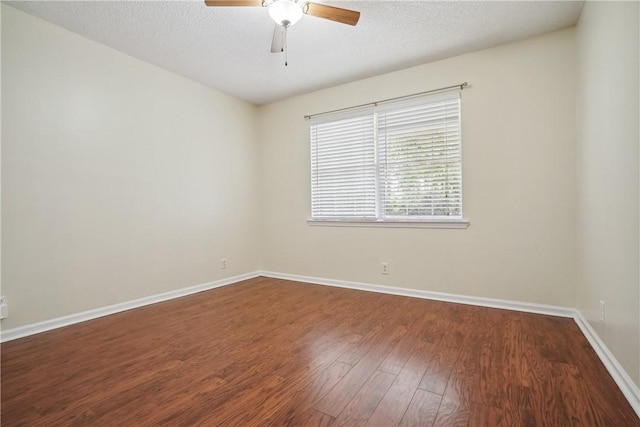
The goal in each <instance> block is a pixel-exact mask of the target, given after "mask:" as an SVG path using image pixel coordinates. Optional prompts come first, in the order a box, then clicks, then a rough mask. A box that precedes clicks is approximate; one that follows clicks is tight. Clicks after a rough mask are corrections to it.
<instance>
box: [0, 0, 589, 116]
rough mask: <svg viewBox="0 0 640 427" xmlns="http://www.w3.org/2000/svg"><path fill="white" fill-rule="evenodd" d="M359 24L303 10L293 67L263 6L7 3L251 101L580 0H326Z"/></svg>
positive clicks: (559, 20) (474, 40)
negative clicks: (276, 48)
mask: <svg viewBox="0 0 640 427" xmlns="http://www.w3.org/2000/svg"><path fill="white" fill-rule="evenodd" d="M317 2H318V3H324V4H329V5H333V6H338V7H344V8H348V9H354V10H359V11H360V12H361V16H360V22H359V23H358V25H357V26H355V27H351V26H348V25H343V24H338V23H335V22H332V21H327V20H324V19H319V18H316V17H313V16H304V17H303V18H302V20H301V21H300V22H298V23H297V24H296V25H295V26H293V27H291V28H290V30H289V38H288V46H289V66H288V67H285V66H284V57H283V55H282V54H272V53H270V48H271V37H272V35H273V29H274V23H273V21H271V19H270V17H269V15H268V12H267V9H266V8H261V7H215V8H214V7H206V6H205V5H204V1H181V2H168V1H161V2H152V1H125V2H120V1H106V2H102V1H89V2H84V1H82V2H78V1H69V2H60V1H50V2H8V3H9V4H11V5H12V6H13V7H16V8H18V9H20V10H23V11H25V12H27V13H29V14H32V15H35V16H37V17H39V18H42V19H44V20H46V21H49V22H52V23H54V24H56V25H59V26H61V27H64V28H67V29H69V30H71V31H73V32H75V33H78V34H81V35H83V36H85V37H88V38H90V39H93V40H95V41H97V42H100V43H103V44H105V45H107V46H110V47H112V48H115V49H117V50H120V51H122V52H125V53H127V54H129V55H132V56H135V57H137V58H140V59H142V60H144V61H147V62H150V63H152V64H155V65H158V66H160V67H163V68H166V69H167V70H171V71H173V72H175V73H177V74H180V75H183V76H185V77H188V78H190V79H193V80H196V81H198V82H201V83H204V84H206V85H208V86H211V87H213V88H216V89H218V90H220V91H222V92H225V93H228V94H230V95H232V96H235V97H237V98H240V99H243V100H245V101H248V102H251V103H254V104H259V105H260V104H265V103H269V102H272V101H276V100H280V99H284V98H287V97H290V96H293V95H297V94H301V93H305V92H310V91H312V90H316V89H320V88H325V87H330V86H334V85H336V84H340V83H346V82H349V81H353V80H358V79H361V78H364V77H370V76H373V75H376V74H381V73H385V72H390V71H394V70H399V69H402V68H407V67H409V66H413V65H418V64H423V63H426V62H431V61H435V60H438V59H443V58H447V57H451V56H454V55H459V54H462V53H466V52H471V51H474V50H478V49H483V48H488V47H492V46H497V45H499V44H503V43H506V42H510V41H515V40H521V39H524V38H527V37H531V36H534V35H538V34H542V33H546V32H550V31H555V30H559V29H563V28H567V27H571V26H573V25H575V24H576V22H577V20H578V18H579V15H580V12H581V10H582V6H583V2H571V1H569V2H567V1H532V2H516V1H508V2H482V1H471V2H433V1H372V0H368V1H324V0H317Z"/></svg>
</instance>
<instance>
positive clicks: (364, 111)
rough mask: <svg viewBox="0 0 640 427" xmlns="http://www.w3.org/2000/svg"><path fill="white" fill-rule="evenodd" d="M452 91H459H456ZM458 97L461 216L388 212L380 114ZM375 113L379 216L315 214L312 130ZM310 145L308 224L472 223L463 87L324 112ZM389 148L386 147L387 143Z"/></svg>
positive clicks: (419, 225)
mask: <svg viewBox="0 0 640 427" xmlns="http://www.w3.org/2000/svg"><path fill="white" fill-rule="evenodd" d="M451 92H455V93H454V94H452V93H451ZM455 97H457V98H458V122H457V124H458V133H459V137H458V138H459V139H458V141H459V148H458V150H459V156H460V157H459V159H460V172H459V173H460V205H459V206H460V216H459V217H458V216H456V217H454V218H447V217H446V216H432V217H428V216H420V217H418V216H417V217H416V218H411V216H406V217H393V216H386V215H385V212H384V211H385V207H384V206H383V203H381V199H383V198H384V195H383V194H382V193H383V192H384V188H383V186H382V184H381V181H382V172H381V167H380V160H381V156H380V154H379V151H380V147H381V145H380V144H381V143H382V141H381V140H380V139H379V138H378V131H379V125H378V115H379V114H384V113H385V112H390V111H391V112H393V111H401V110H402V109H406V108H407V107H409V106H418V105H427V104H430V103H437V102H440V101H443V100H446V99H453V98H455ZM365 115H372V116H373V120H372V121H373V128H374V130H373V134H374V137H373V138H374V152H375V156H374V157H375V171H376V172H375V175H376V178H375V179H376V190H375V199H376V208H375V218H366V217H354V218H349V217H335V218H333V217H321V216H320V217H313V204H314V199H313V194H314V190H313V188H314V181H313V180H314V168H313V156H314V153H313V150H314V147H313V142H312V141H313V140H312V138H313V136H312V132H313V129H314V126H317V125H320V124H322V123H331V122H337V121H341V120H346V119H349V118H353V117H358V116H365ZM309 135H310V141H309V147H310V163H309V165H310V178H311V182H310V187H311V188H310V190H311V191H310V205H309V207H310V216H309V218H308V219H307V224H309V225H311V226H338V227H390V228H449V229H451V228H467V227H468V226H469V221H468V220H467V219H466V218H465V217H464V211H463V202H464V200H463V198H464V195H463V188H462V187H463V185H462V183H463V177H462V175H463V161H462V160H463V153H462V96H461V90H456V91H448V93H438V94H432V95H428V96H420V97H415V98H411V99H408V100H401V101H393V102H386V103H384V104H383V105H382V104H381V105H375V106H374V107H368V108H357V109H353V110H349V111H347V112H344V111H342V112H339V113H333V114H328V115H326V116H323V117H322V118H320V119H315V120H314V119H312V120H311V121H310V124H309ZM385 150H386V147H385Z"/></svg>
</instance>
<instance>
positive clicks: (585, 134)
mask: <svg viewBox="0 0 640 427" xmlns="http://www.w3.org/2000/svg"><path fill="white" fill-rule="evenodd" d="M639 13H640V10H639V4H638V3H637V2H629V3H617V2H587V3H586V5H585V8H584V10H583V12H582V16H581V18H580V22H579V25H578V27H577V35H578V37H577V40H578V49H579V62H578V64H579V67H578V71H579V73H578V76H579V79H578V81H579V88H580V89H579V91H578V104H577V105H578V182H579V185H578V205H577V206H578V210H577V212H578V235H577V237H578V245H577V247H578V263H577V265H578V272H579V275H578V278H579V280H578V287H577V289H578V292H577V306H578V309H579V310H580V312H581V313H582V314H583V315H584V316H585V317H586V318H587V320H588V321H589V322H590V323H591V325H592V326H593V327H594V328H595V330H596V331H597V333H598V334H599V335H600V337H601V338H602V339H603V340H604V342H605V343H606V345H607V347H608V348H609V349H610V350H611V351H612V353H613V354H614V356H615V357H616V358H617V359H618V361H619V362H620V363H621V364H622V366H623V367H624V368H625V370H626V371H627V373H628V374H629V375H630V376H631V377H632V379H633V380H634V381H635V382H636V384H638V385H640V361H639V360H638V358H639V357H640V278H639V273H638V268H639V259H640V252H639V249H638V246H639V245H638V241H639V239H638V236H639V227H638V219H639V210H638V204H639V202H640V199H639V197H638V191H639V188H640V187H639V184H638V182H639V175H638V156H639V150H638V145H639V140H640V135H639V131H638V126H639V116H640V109H639V107H638V102H639V101H638V99H639V96H640V95H639V92H640V87H639V85H638V80H639V79H640V69H639V66H638V57H639V55H640V51H639V46H638V39H639V38H640V33H639V18H638V15H639ZM600 300H603V301H605V303H606V313H605V320H606V323H605V325H602V324H601V323H600V308H599V301H600Z"/></svg>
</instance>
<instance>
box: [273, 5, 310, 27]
mask: <svg viewBox="0 0 640 427" xmlns="http://www.w3.org/2000/svg"><path fill="white" fill-rule="evenodd" d="M302 15H303V12H302V8H301V7H300V5H299V4H298V3H296V2H295V1H293V0H277V1H275V2H273V3H271V4H270V5H269V16H271V19H273V20H274V21H276V24H278V25H281V26H283V27H284V28H288V27H290V26H292V25H293V24H295V23H296V22H298V21H299V20H300V18H302Z"/></svg>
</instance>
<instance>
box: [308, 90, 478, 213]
mask: <svg viewBox="0 0 640 427" xmlns="http://www.w3.org/2000/svg"><path fill="white" fill-rule="evenodd" d="M310 132H311V222H313V221H335V222H345V223H354V222H377V223H414V224H415V223H427V224H428V223H431V224H440V225H443V226H446V225H447V224H454V223H459V224H466V222H465V221H464V220H463V219H462V158H461V138H460V93H459V92H455V93H446V94H440V95H432V96H430V97H423V98H420V99H412V100H408V101H407V100H405V101H402V102H394V103H388V104H384V105H379V106H377V107H372V108H369V109H364V110H362V109H361V110H357V111H351V112H349V113H346V114H345V113H341V114H333V115H327V116H323V117H319V118H315V119H312V121H311V129H310ZM465 226H466V225H465Z"/></svg>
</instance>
